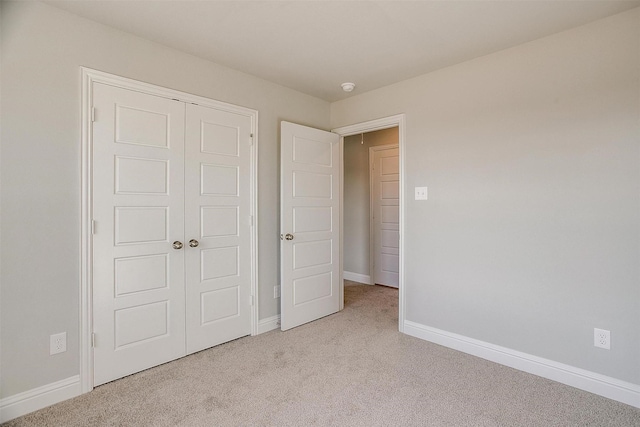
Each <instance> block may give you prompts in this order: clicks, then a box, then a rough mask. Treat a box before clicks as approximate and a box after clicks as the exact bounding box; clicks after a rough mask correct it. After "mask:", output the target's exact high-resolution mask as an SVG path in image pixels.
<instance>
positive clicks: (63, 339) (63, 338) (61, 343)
mask: <svg viewBox="0 0 640 427" xmlns="http://www.w3.org/2000/svg"><path fill="white" fill-rule="evenodd" d="M65 351H67V333H66V332H61V333H59V334H53V335H51V336H50V337H49V355H50V356H51V355H54V354H58V353H64V352H65Z"/></svg>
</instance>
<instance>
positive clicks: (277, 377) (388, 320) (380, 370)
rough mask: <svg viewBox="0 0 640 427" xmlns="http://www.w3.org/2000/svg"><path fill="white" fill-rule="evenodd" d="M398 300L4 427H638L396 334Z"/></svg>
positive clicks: (352, 297) (615, 409) (354, 305)
mask: <svg viewBox="0 0 640 427" xmlns="http://www.w3.org/2000/svg"><path fill="white" fill-rule="evenodd" d="M397 300H398V294H397V291H396V290H395V289H391V288H385V287H380V286H364V285H354V284H350V286H345V309H344V311H342V312H340V313H338V314H335V315H332V316H329V317H326V318H324V319H321V320H318V321H316V322H313V323H310V324H307V325H304V326H301V327H298V328H296V329H293V330H290V331H287V332H280V331H272V332H268V333H266V334H262V335H259V336H257V337H248V338H243V339H240V340H236V341H233V342H231V343H228V344H224V345H221V346H218V347H215V348H212V349H209V350H205V351H202V352H200V353H197V354H194V355H191V356H188V357H185V358H182V359H180V360H177V361H174V362H171V363H167V364H165V365H162V366H159V367H156V368H153V369H149V370H147V371H144V372H140V373H138V374H136V375H132V376H129V377H127V378H123V379H121V380H118V381H114V382H112V383H109V384H105V385H103V386H100V387H97V388H96V389H95V390H94V391H92V392H91V393H88V394H85V395H83V396H79V397H77V398H75V399H71V400H68V401H66V402H62V403H59V404H57V405H54V406H52V407H49V408H46V409H43V410H40V411H38V412H35V413H33V414H30V415H27V416H25V417H22V418H19V419H16V420H14V421H12V422H10V423H8V425H9V426H88V425H91V426H129V425H131V426H134V425H136V426H138V425H139V426H172V425H180V426H307V425H318V426H640V410H639V409H635V408H633V407H630V406H627V405H624V404H621V403H617V402H614V401H612V400H608V399H605V398H602V397H599V396H596V395H593V394H590V393H587V392H583V391H580V390H577V389H574V388H571V387H568V386H565V385H562V384H559V383H556V382H553V381H549V380H545V379H543V378H539V377H536V376H534V375H530V374H526V373H523V372H520V371H516V370H514V369H510V368H507V367H504V366H500V365H497V364H495V363H491V362H488V361H485V360H483V359H479V358H476V357H473V356H469V355H466V354H463V353H459V352H457V351H454V350H449V349H447V348H444V347H440V346H438V345H434V344H431V343H428V342H425V341H421V340H419V339H416V338H413V337H409V336H407V335H402V334H400V333H399V332H397V329H398V325H397V324H398V320H397V307H398V304H397Z"/></svg>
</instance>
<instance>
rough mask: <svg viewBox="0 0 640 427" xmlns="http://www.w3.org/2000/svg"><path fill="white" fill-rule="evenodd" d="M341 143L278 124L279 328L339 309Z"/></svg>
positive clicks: (313, 131)
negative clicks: (279, 198)
mask: <svg viewBox="0 0 640 427" xmlns="http://www.w3.org/2000/svg"><path fill="white" fill-rule="evenodd" d="M339 146H340V138H339V136H338V135H337V134H334V133H331V132H325V131H322V130H318V129H313V128H309V127H306V126H300V125H297V124H294V123H288V122H282V125H281V184H280V191H281V228H280V232H281V233H282V235H281V239H282V240H281V242H280V243H281V245H280V255H281V286H282V288H281V327H282V330H287V329H291V328H293V327H296V326H299V325H301V324H303V323H307V322H310V321H313V320H316V319H319V318H320V317H324V316H327V315H329V314H332V313H335V312H337V311H338V310H339V309H340V283H339V280H340V199H341V194H340V153H339Z"/></svg>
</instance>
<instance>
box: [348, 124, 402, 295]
mask: <svg viewBox="0 0 640 427" xmlns="http://www.w3.org/2000/svg"><path fill="white" fill-rule="evenodd" d="M398 151H399V149H398V127H392V128H388V129H382V130H378V131H373V132H367V133H362V134H360V135H352V136H349V137H346V138H345V139H344V237H345V240H344V245H345V246H344V249H345V253H344V278H345V279H347V280H352V281H355V282H359V283H364V284H371V285H373V284H378V285H385V286H391V287H394V288H397V287H398V282H399V278H398V272H399V259H398V256H399V235H398V232H399V209H400V207H399V166H400V165H399V155H398Z"/></svg>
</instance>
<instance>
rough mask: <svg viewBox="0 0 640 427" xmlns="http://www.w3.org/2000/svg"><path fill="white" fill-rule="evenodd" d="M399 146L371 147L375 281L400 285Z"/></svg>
mask: <svg viewBox="0 0 640 427" xmlns="http://www.w3.org/2000/svg"><path fill="white" fill-rule="evenodd" d="M398 153H399V150H398V148H397V147H395V148H385V149H380V147H371V148H370V166H371V167H370V177H371V213H372V215H371V216H372V227H371V228H372V231H373V236H372V239H373V283H375V284H380V285H387V286H393V287H394V288H397V287H398V283H399V271H400V269H399V267H400V260H399V254H400V249H399V248H400V235H399V230H400V203H399V200H400V199H399V197H400V193H399V191H400V187H399V180H400V175H399V171H400V157H399V154H398Z"/></svg>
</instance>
